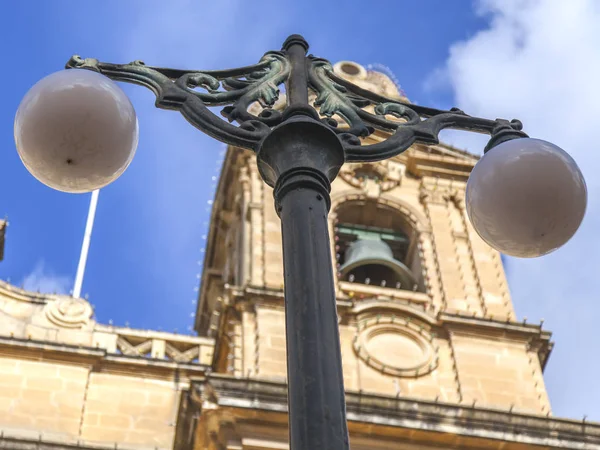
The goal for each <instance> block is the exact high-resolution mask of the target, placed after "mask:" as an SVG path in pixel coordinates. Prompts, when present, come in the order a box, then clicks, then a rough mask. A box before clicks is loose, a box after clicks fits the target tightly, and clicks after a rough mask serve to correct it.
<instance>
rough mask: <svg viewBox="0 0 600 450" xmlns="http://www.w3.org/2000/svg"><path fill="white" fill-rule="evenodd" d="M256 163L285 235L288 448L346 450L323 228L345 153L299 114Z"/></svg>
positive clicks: (330, 278) (268, 142) (331, 282)
mask: <svg viewBox="0 0 600 450" xmlns="http://www.w3.org/2000/svg"><path fill="white" fill-rule="evenodd" d="M257 161H258V166H259V171H260V173H261V175H262V177H263V179H264V180H265V181H266V182H267V183H268V184H269V185H271V186H273V187H274V196H275V203H276V208H277V213H278V214H279V216H280V218H281V230H282V235H283V265H284V282H285V321H286V340H287V371H288V413H289V433H290V448H291V450H348V448H349V446H348V427H347V424H346V403H345V391H344V374H343V371H342V358H341V349H340V337H339V330H338V316H337V308H336V299H335V289H334V280H333V270H332V266H331V250H330V241H329V231H328V224H327V214H328V211H329V207H330V199H329V191H330V182H331V180H333V179H334V178H335V176H336V175H337V173H338V171H339V168H340V167H341V165H342V164H343V162H344V151H343V147H342V144H341V143H340V140H339V139H338V138H337V136H336V135H335V134H334V133H333V132H332V131H331V130H330V129H329V128H327V127H326V126H325V125H323V124H321V123H320V122H318V121H316V120H314V119H313V118H310V117H306V116H305V115H297V116H294V117H291V118H289V119H288V120H287V121H285V122H284V123H283V124H282V125H280V126H278V127H276V128H275V129H273V131H272V133H271V134H270V135H269V136H267V138H266V139H265V140H264V141H263V143H262V145H261V147H260V149H259V152H258V155H257Z"/></svg>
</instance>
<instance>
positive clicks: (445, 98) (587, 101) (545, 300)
mask: <svg viewBox="0 0 600 450" xmlns="http://www.w3.org/2000/svg"><path fill="white" fill-rule="evenodd" d="M594 3H595V2H594V1H593V0H571V1H569V2H564V1H560V0H539V1H537V0H486V1H474V2H470V1H467V0H465V1H460V2H458V1H455V2H449V1H447V0H437V1H436V0H429V1H421V2H414V1H409V0H390V1H378V0H372V1H370V2H364V1H358V0H348V1H346V2H343V3H338V2H322V1H314V0H311V1H306V2H299V1H296V0H291V1H278V2H267V1H253V2H249V1H242V0H224V1H212V2H206V1H204V0H196V1H177V0H172V1H170V2H164V1H154V0H144V1H134V0H128V1H127V2H124V1H122V0H121V1H116V0H110V1H103V2H81V1H75V0H72V1H66V0H64V1H59V0H53V1H52V2H50V1H45V2H42V1H39V0H29V1H26V0H21V1H19V2H7V3H6V4H4V5H3V17H5V18H7V19H8V20H6V21H5V23H4V25H3V27H2V29H1V30H0V54H1V55H2V58H3V61H4V63H3V65H2V69H3V70H2V71H1V72H0V73H1V76H2V82H3V83H2V84H3V87H4V92H3V102H2V104H1V105H0V143H1V148H2V150H1V151H0V167H1V168H2V172H1V173H2V175H1V176H0V215H4V214H5V215H7V216H8V218H9V220H10V228H9V230H8V235H7V248H6V254H5V261H3V262H2V263H1V264H0V277H1V278H3V279H9V278H10V281H11V282H13V283H15V284H24V285H25V286H26V287H29V288H33V289H38V288H39V289H41V290H42V291H52V290H54V289H57V290H63V291H68V290H70V289H71V288H72V283H73V278H74V274H75V270H76V266H77V261H78V257H79V251H80V246H81V241H82V237H83V230H84V225H85V220H86V213H87V207H88V203H89V195H68V194H63V193H60V192H55V191H52V190H51V189H49V188H47V187H45V186H43V185H41V184H40V183H38V182H37V181H36V180H35V179H34V178H33V177H32V176H30V175H29V174H28V173H27V171H26V169H25V168H24V167H23V166H22V164H21V163H20V161H19V159H18V156H17V153H16V151H15V148H14V142H13V134H12V133H13V132H12V127H13V119H14V114H15V111H16V110H17V107H18V105H19V102H20V100H21V98H22V97H23V95H24V94H25V93H26V92H27V90H28V89H29V88H30V87H31V86H32V85H33V84H34V83H35V82H36V81H37V80H39V79H40V78H42V77H44V76H45V75H47V74H49V73H52V72H54V71H56V70H60V69H61V68H62V67H63V66H64V63H65V62H66V61H67V60H68V58H69V57H70V56H71V55H72V54H74V53H77V54H80V55H81V56H83V57H95V58H98V59H100V60H102V61H109V62H129V61H132V60H136V59H141V60H144V61H145V62H146V63H147V64H151V65H158V66H170V67H179V68H198V69H217V68H227V67H234V66H240V65H247V64H252V63H254V62H256V61H257V60H258V59H259V58H260V56H261V55H262V54H263V53H264V52H265V51H268V50H271V49H278V48H279V47H280V45H281V43H282V42H283V40H284V39H285V37H286V36H287V35H288V34H292V33H301V34H303V35H304V36H305V37H306V38H307V39H308V40H309V42H310V43H311V46H312V47H311V52H313V53H314V54H317V55H319V56H323V57H326V58H328V59H330V60H331V61H333V62H335V61H338V60H342V59H350V60H354V61H357V62H359V63H361V64H363V65H368V64H376V63H379V64H385V65H386V66H388V67H389V68H390V69H391V70H392V71H393V72H394V73H395V75H396V77H397V78H398V79H399V81H400V83H401V85H402V88H403V89H404V90H405V92H406V93H407V95H408V96H409V98H411V99H412V100H413V101H415V102H417V103H420V104H427V105H430V106H436V107H440V108H448V107H451V106H458V107H461V108H462V109H464V110H465V111H466V112H467V113H471V114H475V115H482V116H484V117H490V118H495V117H504V118H509V119H510V118H513V117H518V118H520V119H522V120H523V121H524V123H525V126H526V130H527V131H529V132H530V134H531V135H532V136H535V137H540V138H543V139H548V140H551V141H554V142H555V143H557V144H558V145H560V146H562V147H563V148H565V149H566V150H567V151H569V152H570V153H571V154H572V155H573V156H574V157H575V159H576V160H577V161H578V163H579V164H580V166H581V167H582V169H583V171H584V175H585V176H586V178H587V181H588V187H589V191H590V192H589V194H590V205H589V209H588V214H587V216H586V219H585V221H584V224H583V226H582V229H581V231H580V232H579V233H578V234H577V236H576V237H575V238H574V239H573V240H572V241H571V242H570V243H569V244H568V245H567V246H566V247H565V248H563V249H561V250H559V251H558V252H556V253H554V254H552V255H550V256H547V257H544V258H540V259H535V260H530V261H529V260H528V261H523V260H516V259H508V260H507V262H506V265H507V272H508V275H509V282H510V286H511V291H512V293H513V300H514V302H515V305H516V309H517V313H518V315H519V317H521V318H523V317H525V316H527V317H529V321H530V322H539V318H541V317H544V318H545V326H547V327H548V328H549V329H551V330H552V331H554V332H555V339H556V341H557V346H556V348H555V351H554V353H553V355H552V357H551V359H550V363H549V366H548V368H547V371H546V380H547V383H548V388H549V391H550V394H551V400H552V404H553V408H554V413H555V414H556V415H559V416H566V417H573V418H581V417H582V416H583V415H584V414H587V415H588V417H589V418H590V419H596V420H600V407H598V406H597V405H598V404H600V390H598V389H597V388H596V376H595V374H596V373H598V371H599V370H600V362H599V361H598V358H597V357H596V355H597V351H596V347H595V345H594V341H595V339H596V337H595V333H594V329H595V327H596V323H597V317H598V313H599V312H600V307H599V306H598V302H597V295H596V292H598V289H599V288H600V277H599V276H598V275H597V273H598V268H599V264H598V263H599V260H600V257H599V254H600V244H599V243H598V242H597V232H596V230H597V229H598V225H599V224H598V222H599V218H600V211H598V194H599V193H600V185H599V183H598V182H597V181H596V178H597V177H595V172H594V171H595V170H596V169H598V168H599V167H600V160H599V157H598V156H597V155H598V152H597V151H595V149H594V148H593V147H594V144H593V143H594V142H597V137H596V136H595V135H594V131H595V128H597V126H596V124H595V121H593V119H589V118H588V117H594V115H595V117H598V116H599V114H600V111H599V109H600V107H599V106H598V104H599V103H600V88H599V87H598V86H597V82H596V80H598V79H600V78H599V76H600V57H599V56H597V51H596V50H595V49H597V48H598V45H599V44H600V31H597V30H600V13H599V11H598V9H597V8H598V5H597V4H594ZM123 87H124V89H125V91H126V92H127V94H128V95H130V97H131V99H132V101H133V103H134V106H135V108H136V111H137V113H138V119H139V122H140V144H139V147H138V152H137V155H136V157H135V159H134V161H133V163H132V164H131V166H130V167H129V169H128V170H127V171H126V173H125V174H124V175H123V176H122V177H121V178H120V179H119V180H118V181H117V182H115V183H114V184H112V185H110V186H108V187H107V188H105V189H103V190H102V191H101V193H100V199H99V206H98V210H97V215H96V222H95V228H94V234H93V237H92V244H91V248H90V253H89V262H88V267H87V272H86V278H85V282H84V286H83V292H84V293H89V297H90V301H91V302H92V303H93V304H94V306H95V308H96V317H97V319H98V320H99V321H100V322H108V321H109V320H113V322H114V323H115V324H117V325H125V324H126V323H128V324H129V325H131V326H133V327H139V328H154V329H157V328H161V329H163V330H169V331H173V330H175V329H177V330H178V331H179V332H189V331H188V330H189V327H190V326H191V325H192V322H193V318H192V316H191V314H192V313H193V311H194V310H195V304H194V301H195V298H196V295H197V294H196V292H195V288H197V286H198V282H199V279H198V274H199V273H200V271H201V269H202V267H201V265H200V261H201V260H202V258H203V254H202V248H203V246H204V244H205V241H204V235H205V234H206V227H207V221H208V217H209V210H210V206H209V201H210V200H211V199H212V197H213V194H214V188H215V178H214V177H215V176H217V175H218V170H219V168H220V162H221V159H222V156H223V154H222V152H223V149H224V147H223V145H222V144H219V143H216V142H214V141H212V140H211V139H209V138H207V137H205V136H203V135H202V134H201V133H200V132H198V131H197V130H195V129H194V128H192V127H191V126H190V125H188V124H187V122H186V121H185V120H184V119H183V118H182V117H181V116H180V115H179V114H177V113H174V112H171V111H161V110H157V109H155V108H154V106H153V100H154V99H153V95H152V94H151V93H150V92H149V91H146V90H144V89H143V88H139V87H134V86H123ZM445 136H446V138H447V140H448V141H450V142H451V143H454V144H456V145H458V146H461V147H463V148H467V149H469V150H470V151H472V152H474V153H480V151H481V148H482V147H483V145H482V141H481V139H477V138H473V137H471V136H467V135H465V134H463V133H448V134H447V135H445Z"/></svg>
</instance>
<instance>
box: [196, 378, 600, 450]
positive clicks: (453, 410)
mask: <svg viewBox="0 0 600 450" xmlns="http://www.w3.org/2000/svg"><path fill="white" fill-rule="evenodd" d="M191 389H192V390H195V391H197V392H198V393H199V394H200V397H203V398H206V396H207V395H209V396H210V400H211V401H212V402H214V403H215V405H216V407H218V408H222V409H224V410H226V411H228V412H229V413H230V414H233V415H235V416H236V421H237V423H238V424H239V423H240V422H243V421H244V420H249V421H253V420H254V421H255V420H257V419H258V418H260V420H261V421H262V423H265V422H266V421H272V422H273V423H280V422H281V421H282V420H284V419H285V416H286V415H287V386H286V384H285V383H278V382H269V381H262V380H256V379H239V378H238V379H236V378H232V377H229V376H224V375H218V374H212V375H210V376H209V377H207V378H204V379H199V380H195V381H193V383H192V386H191ZM346 401H347V413H348V420H349V424H348V426H349V430H350V433H351V434H354V435H356V434H358V435H360V433H361V432H363V433H368V435H369V436H370V437H371V439H377V438H376V436H386V437H387V438H389V439H393V438H394V437H395V438H396V439H398V438H402V439H403V440H404V441H405V442H407V443H412V444H416V445H428V444H429V445H435V443H437V444H438V445H444V444H445V445H446V446H448V445H449V444H450V441H449V440H448V439H449V436H452V437H451V440H452V445H453V446H455V447H457V448H458V447H460V448H483V447H485V448H490V449H500V448H502V449H503V450H512V449H515V450H516V449H521V448H523V446H524V445H531V446H542V447H544V448H549V447H552V448H566V449H583V448H600V424H599V423H594V422H587V421H574V420H565V419H558V418H553V417H547V416H540V415H529V414H520V413H515V412H514V411H511V410H508V409H507V410H499V409H492V408H480V407H477V406H474V405H472V404H469V405H462V404H451V403H441V402H432V401H422V400H417V399H411V398H404V397H392V396H383V395H372V394H366V393H361V392H348V391H347V392H346ZM282 416H283V417H282Z"/></svg>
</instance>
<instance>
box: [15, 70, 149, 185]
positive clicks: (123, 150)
mask: <svg viewBox="0 0 600 450" xmlns="http://www.w3.org/2000/svg"><path fill="white" fill-rule="evenodd" d="M14 131H15V143H16V145H17V151H18V152H19V156H20V157H21V160H22V161H23V163H24V164H25V167H27V169H28V170H29V172H31V174H32V175H33V176H34V177H35V178H37V179H38V180H39V181H41V182H42V183H44V184H46V185H48V186H50V187H52V188H54V189H57V190H59V191H65V192H76V193H79V192H89V191H92V190H94V189H99V188H101V187H104V186H106V185H107V184H109V183H110V182H112V181H114V180H115V179H116V178H118V177H119V176H120V175H121V174H122V173H123V172H124V171H125V169H126V168H127V166H128V165H129V163H130V162H131V160H132V158H133V155H134V154H135V150H136V148H137V142H138V123H137V118H136V115H135V110H134V109H133V105H132V104H131V102H130V101H129V99H128V98H127V96H126V95H125V93H124V92H123V91H122V90H121V88H119V86H117V84H116V83H114V82H113V81H112V80H111V79H110V78H108V77H106V76H104V75H101V74H99V73H96V72H92V71H89V70H83V69H70V70H63V71H60V72H56V73H53V74H51V75H49V76H47V77H45V78H43V79H42V80H40V81H39V82H38V83H36V84H35V85H34V86H33V87H32V88H31V89H30V90H29V92H27V94H26V95H25V97H24V98H23V100H22V101H21V104H20V105H19V109H18V110H17V115H16V118H15V129H14Z"/></svg>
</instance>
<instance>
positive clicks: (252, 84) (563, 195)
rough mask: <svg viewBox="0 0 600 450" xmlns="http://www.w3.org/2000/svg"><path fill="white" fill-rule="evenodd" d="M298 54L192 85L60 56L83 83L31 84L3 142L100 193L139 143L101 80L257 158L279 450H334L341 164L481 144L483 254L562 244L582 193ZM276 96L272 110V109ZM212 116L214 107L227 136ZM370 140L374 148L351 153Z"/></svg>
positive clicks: (578, 186)
mask: <svg viewBox="0 0 600 450" xmlns="http://www.w3.org/2000/svg"><path fill="white" fill-rule="evenodd" d="M307 50H308V44H307V42H306V41H305V40H304V38H303V37H302V36H299V35H292V36H290V37H289V38H288V39H287V40H286V41H285V42H284V44H283V47H282V50H281V51H272V52H268V53H266V54H265V55H264V56H263V57H262V58H261V60H260V61H259V62H258V63H257V64H255V65H252V66H248V67H242V68H238V69H231V70H223V71H204V72H201V71H194V70H177V69H166V68H160V67H150V66H146V65H145V64H144V63H142V62H141V61H134V62H132V63H130V64H122V65H121V64H110V63H103V62H100V61H98V60H96V59H81V58H80V57H78V56H73V57H72V58H71V59H70V60H69V62H68V63H67V65H66V68H67V69H71V68H78V69H87V70H86V71H62V72H58V73H56V74H53V75H50V76H48V77H46V78H44V79H43V80H41V81H40V82H39V83H38V84H36V85H35V86H34V87H33V88H32V89H31V91H30V92H29V93H28V94H27V95H26V96H25V98H24V99H23V102H22V104H21V105H20V107H19V110H18V112H17V116H16V120H15V140H16V143H17V149H18V151H19V154H20V156H21V159H22V160H23V162H24V164H25V165H26V167H27V168H28V169H29V171H30V172H31V173H32V174H33V175H34V176H35V177H36V178H38V179H39V180H40V181H42V182H43V183H45V184H47V185H49V186H51V187H53V188H56V189H59V190H63V191H68V192H83V191H90V190H93V189H96V188H99V187H102V186H105V185H106V184H108V183H110V182H111V181H113V180H114V179H116V178H117V177H118V176H119V175H120V174H121V173H122V172H123V171H124V170H125V168H126V167H127V165H128V164H129V162H130V161H131V159H132V157H133V154H134V152H135V148H136V145H137V134H138V128H137V119H136V117H135V112H134V110H133V107H132V105H131V103H130V102H129V100H128V99H127V98H126V96H125V94H124V93H123V92H122V91H121V90H120V89H119V88H118V87H117V85H116V84H115V83H113V82H112V81H111V79H113V80H117V81H126V82H130V83H135V84H140V85H142V86H145V87H147V88H149V89H151V90H152V91H153V92H154V94H155V95H156V106H157V107H159V108H163V109H173V110H178V111H180V112H181V113H182V114H183V116H184V117H185V118H186V119H187V120H188V121H189V122H190V123H191V124H192V125H194V126H195V127H196V128H198V129H200V130H201V131H203V132H205V133H206V134H208V135H210V136H212V137H214V138H216V139H218V140H220V141H222V142H225V143H227V144H230V145H234V146H238V147H243V148H247V149H250V150H253V151H254V152H256V156H257V164H258V169H259V172H260V175H261V176H262V178H263V180H264V181H265V182H266V183H267V184H268V185H269V186H271V187H272V188H273V189H274V197H275V207H276V209H277V213H278V215H279V217H280V218H281V226H282V237H283V260H284V279H285V313H286V336H287V362H288V400H289V401H288V404H289V405H288V409H289V426H290V445H291V448H292V449H293V450H315V449H328V450H346V449H347V448H348V430H347V425H346V411H345V409H346V408H345V399H344V386H343V373H342V364H341V353H340V341H339V333H338V324H337V312H336V301H335V290H334V279H333V272H332V267H331V257H330V241H329V234H328V226H327V214H328V212H329V208H330V197H329V192H330V183H331V182H332V181H333V180H334V179H335V177H336V176H337V174H338V171H339V169H340V167H341V166H342V164H343V163H344V162H371V161H380V160H384V159H387V158H391V157H393V156H396V155H398V154H400V153H402V152H403V151H405V150H406V149H408V148H409V147H410V146H411V145H412V144H413V143H416V142H418V143H424V144H435V143H437V142H438V134H439V132H440V131H441V130H442V129H445V128H454V129H462V130H469V131H474V132H479V133H485V134H489V135H490V136H491V138H490V141H489V143H488V145H487V146H486V148H485V153H484V156H483V157H482V158H481V160H480V161H479V162H478V163H477V164H476V166H475V168H474V169H473V172H472V174H471V176H470V178H469V181H468V184H467V191H466V203H467V211H468V215H469V217H470V220H471V222H472V224H473V226H474V228H475V230H476V231H477V232H478V233H479V235H480V236H481V237H482V238H483V239H484V240H485V241H487V242H488V243H489V244H490V245H491V246H493V247H495V248H496V249H498V250H499V251H501V252H504V253H507V254H510V255H514V256H522V257H533V256H540V255H543V254H546V253H549V252H551V251H553V250H555V249H556V248H558V247H560V246H561V245H563V244H564V243H565V242H567V241H568V240H569V239H570V238H571V237H572V236H573V234H574V233H575V232H576V230H577V228H578V227H579V225H580V223H581V221H582V219H583V216H584V213H585V208H586V202H587V192H586V187H585V182H584V179H583V176H582V174H581V172H580V170H579V168H578V167H577V165H576V164H575V162H574V161H573V159H572V158H571V157H570V156H569V155H568V154H567V153H565V152H564V151H563V150H561V149H560V148H558V147H556V146H555V145H553V144H550V143H548V142H545V141H541V140H538V139H530V138H528V137H527V135H526V134H525V133H524V132H523V131H522V125H521V123H520V122H519V121H517V120H512V121H510V122H509V121H507V120H502V119H496V120H488V119H481V118H477V117H471V116H468V115H466V114H465V113H464V112H462V111H460V110H459V109H456V108H453V109H451V110H450V111H441V110H437V109H433V108H427V107H424V106H418V105H413V104H408V103H403V102H401V101H398V100H396V99H390V98H387V97H383V96H381V95H378V94H376V93H373V92H370V91H368V90H365V89H362V88H360V87H358V86H356V85H354V84H352V83H350V82H348V81H346V80H345V79H343V78H341V77H338V76H337V75H336V74H335V73H334V72H333V69H332V66H331V64H330V63H329V62H328V61H327V60H324V59H321V58H317V57H314V56H312V55H307V54H306V52H307ZM281 84H285V86H286V101H285V106H284V107H283V108H278V109H275V108H274V105H275V102H276V100H277V99H278V95H279V89H278V86H280V85H281ZM311 92H313V93H314V94H316V100H315V101H314V102H313V104H312V105H311V102H310V101H309V94H310V93H311ZM256 102H258V103H260V104H261V105H262V107H263V109H262V112H260V113H259V114H258V115H255V114H252V113H251V112H249V107H250V106H251V105H252V104H254V103H256ZM211 106H224V108H223V109H222V111H221V113H222V115H223V116H224V117H225V118H227V119H228V122H227V121H224V120H222V119H221V118H219V117H218V116H216V115H215V114H213V113H212V112H211V111H210V109H208V107H211ZM322 116H324V118H323V117H322ZM334 117H335V118H338V119H339V120H340V121H341V122H342V123H338V121H336V120H335V119H334ZM232 122H236V123H237V126H236V125H233V124H232ZM374 130H380V131H383V132H385V133H387V134H388V137H387V139H385V140H383V141H382V142H378V143H376V144H372V145H362V144H361V138H364V137H367V136H369V135H370V134H372V133H373V132H374Z"/></svg>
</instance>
